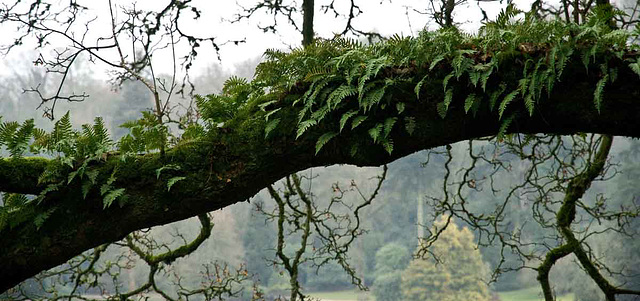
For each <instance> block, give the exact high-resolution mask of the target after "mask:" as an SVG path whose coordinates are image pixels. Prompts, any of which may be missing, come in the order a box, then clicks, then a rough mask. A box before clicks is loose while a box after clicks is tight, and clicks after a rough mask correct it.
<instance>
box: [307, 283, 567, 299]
mask: <svg viewBox="0 0 640 301" xmlns="http://www.w3.org/2000/svg"><path fill="white" fill-rule="evenodd" d="M359 293H361V292H360V291H358V290H344V291H335V292H315V293H309V296H311V297H313V298H318V299H320V300H341V301H342V300H344V301H356V300H357V299H358V294H359ZM366 293H368V294H369V300H373V296H372V295H371V292H366ZM498 295H499V296H500V300H501V301H543V300H544V298H542V291H541V290H540V287H538V286H533V287H530V288H525V289H521V290H517V291H510V292H500V293H498ZM557 300H558V301H573V294H567V295H562V296H558V299H557Z"/></svg>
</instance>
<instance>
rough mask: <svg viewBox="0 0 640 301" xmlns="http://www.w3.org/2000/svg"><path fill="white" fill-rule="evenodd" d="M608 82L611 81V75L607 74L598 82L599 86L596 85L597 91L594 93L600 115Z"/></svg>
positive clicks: (594, 101) (594, 100)
mask: <svg viewBox="0 0 640 301" xmlns="http://www.w3.org/2000/svg"><path fill="white" fill-rule="evenodd" d="M608 80H609V75H608V74H605V76H603V77H602V78H601V79H600V80H599V81H598V84H597V85H596V89H595V91H593V103H594V104H595V106H596V110H598V113H600V108H601V107H602V99H603V92H604V86H605V85H606V84H607V81H608Z"/></svg>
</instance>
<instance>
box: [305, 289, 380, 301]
mask: <svg viewBox="0 0 640 301" xmlns="http://www.w3.org/2000/svg"><path fill="white" fill-rule="evenodd" d="M359 293H361V292H360V291H359V290H344V291H335V292H314V293H309V296H310V297H313V298H318V299H322V300H348V301H351V300H357V299H358V294H359ZM365 293H369V292H365Z"/></svg>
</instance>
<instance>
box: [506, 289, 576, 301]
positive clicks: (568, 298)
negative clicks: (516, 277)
mask: <svg viewBox="0 0 640 301" xmlns="http://www.w3.org/2000/svg"><path fill="white" fill-rule="evenodd" d="M498 295H499V296H500V300H501V301H543V300H544V298H543V297H542V290H541V289H540V287H539V286H533V287H530V288H525V289H521V290H517V291H510V292H499V293H498ZM557 297H558V298H557V299H556V300H558V301H573V294H566V295H562V296H557Z"/></svg>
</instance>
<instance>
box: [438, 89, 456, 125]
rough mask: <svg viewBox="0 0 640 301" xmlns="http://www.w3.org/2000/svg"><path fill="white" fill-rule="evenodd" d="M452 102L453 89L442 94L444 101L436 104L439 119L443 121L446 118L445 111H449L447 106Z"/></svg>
mask: <svg viewBox="0 0 640 301" xmlns="http://www.w3.org/2000/svg"><path fill="white" fill-rule="evenodd" d="M451 101H453V89H449V90H447V92H446V93H445V94H444V101H442V102H440V103H438V105H437V110H438V114H439V115H440V117H442V118H443V119H444V118H445V117H446V116H447V111H448V110H449V105H450V104H451Z"/></svg>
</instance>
